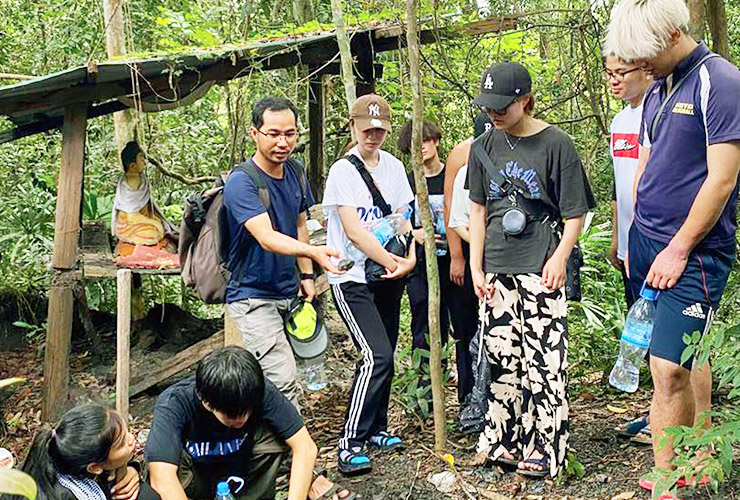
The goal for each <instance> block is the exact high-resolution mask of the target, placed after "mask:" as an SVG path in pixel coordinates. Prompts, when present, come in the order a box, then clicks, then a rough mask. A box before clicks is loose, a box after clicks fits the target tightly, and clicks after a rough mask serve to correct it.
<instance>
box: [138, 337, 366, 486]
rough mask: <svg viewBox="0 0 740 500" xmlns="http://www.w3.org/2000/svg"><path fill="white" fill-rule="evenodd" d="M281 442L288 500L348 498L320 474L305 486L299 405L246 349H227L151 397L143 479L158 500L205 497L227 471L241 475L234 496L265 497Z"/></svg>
mask: <svg viewBox="0 0 740 500" xmlns="http://www.w3.org/2000/svg"><path fill="white" fill-rule="evenodd" d="M288 448H289V449H290V451H291V453H292V465H291V470H290V481H289V489H288V499H289V500H305V499H306V498H307V497H308V498H310V499H311V500H317V499H331V500H340V499H341V500H350V499H351V498H353V497H355V494H353V493H350V492H349V491H347V490H342V491H341V492H339V491H338V490H339V487H338V486H337V485H334V484H332V482H331V481H329V480H328V479H327V478H325V477H321V476H320V477H318V478H317V479H316V480H315V481H314V482H313V485H312V479H313V467H314V463H315V461H316V455H317V448H316V444H315V443H314V442H313V439H311V436H310V435H309V433H308V430H307V429H306V427H305V426H304V425H303V421H302V420H301V417H300V415H299V414H298V411H297V410H296V409H295V407H294V406H293V405H292V404H291V403H290V402H289V401H288V400H287V399H286V397H285V396H283V395H282V394H281V393H280V391H278V389H277V388H276V387H275V385H273V384H272V382H270V381H269V380H268V379H266V378H265V377H264V376H263V374H262V369H261V368H260V365H259V363H258V362H257V359H255V357H254V356H253V355H252V354H250V353H249V352H248V351H247V350H245V349H243V348H241V347H227V348H225V349H219V350H216V351H214V352H212V353H211V354H209V355H208V356H206V357H205V358H204V359H203V360H202V361H201V362H200V364H199V365H198V368H197V370H196V374H195V376H191V377H188V378H186V379H184V380H182V381H180V382H178V383H177V384H175V385H173V386H171V387H169V388H168V389H167V390H165V391H164V392H163V393H162V395H161V396H160V397H159V398H158V399H157V403H156V405H155V407H154V419H153V422H152V429H151V432H150V434H149V439H148V441H147V444H146V461H147V463H148V464H149V480H150V482H151V485H152V488H153V489H154V490H155V491H156V492H157V493H158V494H159V495H160V497H161V498H162V500H185V499H186V498H191V499H211V498H213V497H214V495H215V491H216V484H217V483H218V482H220V481H226V480H227V479H228V478H230V477H233V476H236V477H238V478H242V479H243V480H244V486H243V488H242V489H241V490H239V491H238V492H236V493H235V496H236V497H237V498H239V500H247V499H248V500H252V499H255V500H261V499H271V498H274V496H275V479H276V477H277V474H278V468H279V466H280V462H281V460H282V456H283V452H284V451H286V449H288Z"/></svg>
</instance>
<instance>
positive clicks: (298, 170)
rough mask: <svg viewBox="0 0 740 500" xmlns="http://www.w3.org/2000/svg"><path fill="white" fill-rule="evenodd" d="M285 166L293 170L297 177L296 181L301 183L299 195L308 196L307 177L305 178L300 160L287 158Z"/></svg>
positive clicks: (304, 171)
mask: <svg viewBox="0 0 740 500" xmlns="http://www.w3.org/2000/svg"><path fill="white" fill-rule="evenodd" d="M285 166H286V167H288V168H289V169H291V170H292V171H293V173H294V174H295V176H296V177H298V183H299V184H300V185H301V195H302V196H303V198H308V191H307V189H308V184H307V182H308V179H306V170H305V169H304V168H303V165H301V162H299V161H297V160H294V159H293V158H288V159H287V161H286V162H285Z"/></svg>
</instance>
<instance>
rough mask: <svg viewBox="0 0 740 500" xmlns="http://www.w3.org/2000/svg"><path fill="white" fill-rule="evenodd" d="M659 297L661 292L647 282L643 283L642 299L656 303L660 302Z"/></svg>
mask: <svg viewBox="0 0 740 500" xmlns="http://www.w3.org/2000/svg"><path fill="white" fill-rule="evenodd" d="M658 295H660V290H656V289H655V288H650V287H649V286H648V284H647V280H645V281H644V282H643V283H642V288H641V289H640V297H642V298H643V299H645V300H649V301H650V302H655V301H656V300H658Z"/></svg>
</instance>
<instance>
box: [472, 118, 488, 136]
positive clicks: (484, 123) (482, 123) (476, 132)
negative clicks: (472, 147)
mask: <svg viewBox="0 0 740 500" xmlns="http://www.w3.org/2000/svg"><path fill="white" fill-rule="evenodd" d="M491 127H493V122H492V121H491V117H490V116H488V113H478V116H476V117H475V122H474V124H473V138H474V139H477V138H478V137H479V136H481V135H483V134H485V133H486V132H488V130H489V129H490V128H491Z"/></svg>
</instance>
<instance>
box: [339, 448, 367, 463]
mask: <svg viewBox="0 0 740 500" xmlns="http://www.w3.org/2000/svg"><path fill="white" fill-rule="evenodd" d="M339 460H341V461H342V462H345V463H347V464H350V465H362V464H366V463H369V462H370V457H369V456H367V454H365V453H363V452H362V451H361V450H360V451H354V450H339Z"/></svg>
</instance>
